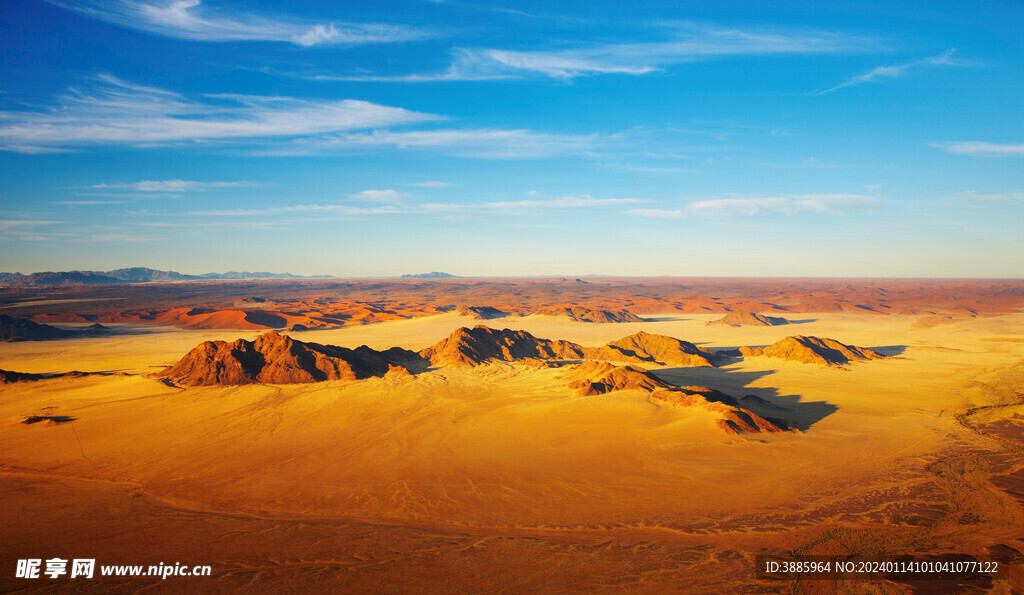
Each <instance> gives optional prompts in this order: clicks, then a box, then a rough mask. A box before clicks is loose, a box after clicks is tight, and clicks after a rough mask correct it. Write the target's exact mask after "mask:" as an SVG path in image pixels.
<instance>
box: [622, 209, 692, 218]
mask: <svg viewBox="0 0 1024 595" xmlns="http://www.w3.org/2000/svg"><path fill="white" fill-rule="evenodd" d="M626 212H627V213H629V214H630V215H635V216H637V217H650V218H651V219H679V218H680V217H682V216H683V211H682V209H630V210H628V211H626Z"/></svg>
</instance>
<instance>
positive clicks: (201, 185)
mask: <svg viewBox="0 0 1024 595" xmlns="http://www.w3.org/2000/svg"><path fill="white" fill-rule="evenodd" d="M255 185H256V184H254V183H252V182H197V181H195V180H143V181H141V182H128V183H116V184H94V185H92V186H90V188H95V189H109V190H134V191H138V192H195V191H204V190H209V189H211V188H240V187H252V186H255Z"/></svg>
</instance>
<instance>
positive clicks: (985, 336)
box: [0, 278, 1024, 593]
mask: <svg viewBox="0 0 1024 595" xmlns="http://www.w3.org/2000/svg"><path fill="white" fill-rule="evenodd" d="M741 312H742V314H741ZM733 313H735V314H733ZM0 315H4V316H6V317H9V320H8V322H7V323H6V324H7V326H6V327H5V328H10V329H12V330H11V331H10V332H9V333H8V334H6V335H0V336H4V337H12V339H10V340H9V341H7V342H0V369H2V370H4V371H5V372H6V373H5V374H4V375H3V376H0V381H2V383H0V424H3V431H2V432H0V475H2V477H3V481H2V483H0V503H2V506H3V510H4V515H3V520H2V521H0V523H2V524H0V534H2V536H3V537H2V539H0V559H2V560H3V563H4V564H5V565H6V566H9V567H10V568H8V569H7V570H5V572H4V573H3V574H2V575H0V589H3V590H14V589H18V588H25V585H26V583H24V582H18V581H17V580H15V579H12V578H11V576H12V574H11V572H9V570H11V569H13V564H14V562H13V561H14V560H16V559H19V558H47V557H52V556H60V557H63V558H75V557H79V558H83V557H84V558H96V559H97V563H98V564H151V563H158V562H171V563H173V562H176V561H180V562H182V563H189V564H209V565H211V566H212V567H213V573H212V577H209V578H170V579H167V580H165V581H162V580H160V579H152V578H139V579H127V578H119V579H103V580H94V581H91V582H77V583H73V582H71V581H63V582H61V581H54V582H53V585H55V586H58V587H61V588H64V589H71V588H72V587H74V588H76V589H77V590H89V589H92V590H95V591H98V592H112V591H113V592H128V591H137V590H150V589H155V590H159V591H166V592H181V591H182V590H185V591H189V590H196V589H198V590H201V591H236V590H255V591H261V590H278V591H279V590H289V591H294V592H302V591H314V590H320V591H327V590H329V591H340V590H344V591H348V592H413V591H417V592H423V591H427V592H464V591H474V592H491V591H501V592H522V591H529V592H565V591H570V592H594V591H620V590H625V591H638V592H652V593H653V592H666V591H668V592H707V593H724V592H732V593H740V592H751V593H762V592H763V593H773V592H795V593H846V592H853V593H869V592H870V593H875V592H882V593H905V592H956V591H958V590H966V591H968V592H995V593H1011V592H1019V591H1020V590H1024V564H1022V560H1024V556H1022V554H1021V552H1022V551H1024V457H1022V456H1021V455H1022V453H1024V282H1021V281H1013V280H992V281H989V280H963V281H961V280H941V281H929V280H863V279H859V280H852V279H851V280H834V279H792V280H787V279H622V278H586V279H514V280H502V279H437V280H425V279H403V280H344V281H342V280H333V279H332V280H326V279H302V280H294V279H287V280H266V281H254V280H238V281H180V282H164V283H141V284H136V285H130V286H128V285H102V286H88V285H87V286H79V285H74V286H58V287H42V288H40V287H10V288H0ZM723 318H725V319H726V321H725V322H724V323H715V322H716V321H719V320H721V319H723ZM30 323H35V325H37V326H33V325H32V324H30ZM712 323H714V324H712ZM97 324H99V325H101V326H100V327H96V326H92V325H97ZM51 327H56V328H57V329H58V330H60V331H65V332H64V333H60V332H56V331H53V330H48V329H50V328H51ZM506 329H507V330H506ZM69 331H70V332H69ZM86 331H87V332H86ZM13 337H16V339H15V338H13ZM362 346H365V347H362ZM396 348H397V349H396ZM69 372H79V373H76V374H69ZM945 553H961V554H967V555H970V556H974V557H976V558H982V557H985V556H993V555H997V556H1002V557H1004V558H1005V559H1008V560H1011V569H1010V571H1009V576H1008V577H1007V578H1005V579H998V580H988V581H981V582H978V583H974V584H971V585H956V584H943V583H942V582H941V581H923V582H921V583H913V584H911V583H899V582H895V581H890V580H885V579H882V578H878V577H875V578H870V577H869V578H864V579H863V580H859V581H780V580H761V579H759V578H758V577H757V576H756V573H755V560H756V557H757V556H758V555H763V554H774V555H790V554H800V555H813V554H823V555H843V556H854V555H862V556H874V557H877V558H882V557H886V556H896V555H917V556H924V555H934V554H945ZM39 586H45V585H42V584H40V583H35V584H33V587H34V588H35V587H39Z"/></svg>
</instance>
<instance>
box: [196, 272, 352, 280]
mask: <svg viewBox="0 0 1024 595" xmlns="http://www.w3.org/2000/svg"><path fill="white" fill-rule="evenodd" d="M199 278H200V279H332V278H333V277H331V275H293V274H291V273H265V272H260V273H248V272H241V273H240V272H238V271H228V272H226V273H206V274H204V275H199Z"/></svg>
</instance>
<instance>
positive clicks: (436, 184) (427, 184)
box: [409, 180, 454, 188]
mask: <svg viewBox="0 0 1024 595" xmlns="http://www.w3.org/2000/svg"><path fill="white" fill-rule="evenodd" d="M409 185H410V186H416V187H418V188H447V187H448V186H453V185H454V184H452V183H451V182H441V181H438V180H424V181H422V182H412V183H410V184H409Z"/></svg>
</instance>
